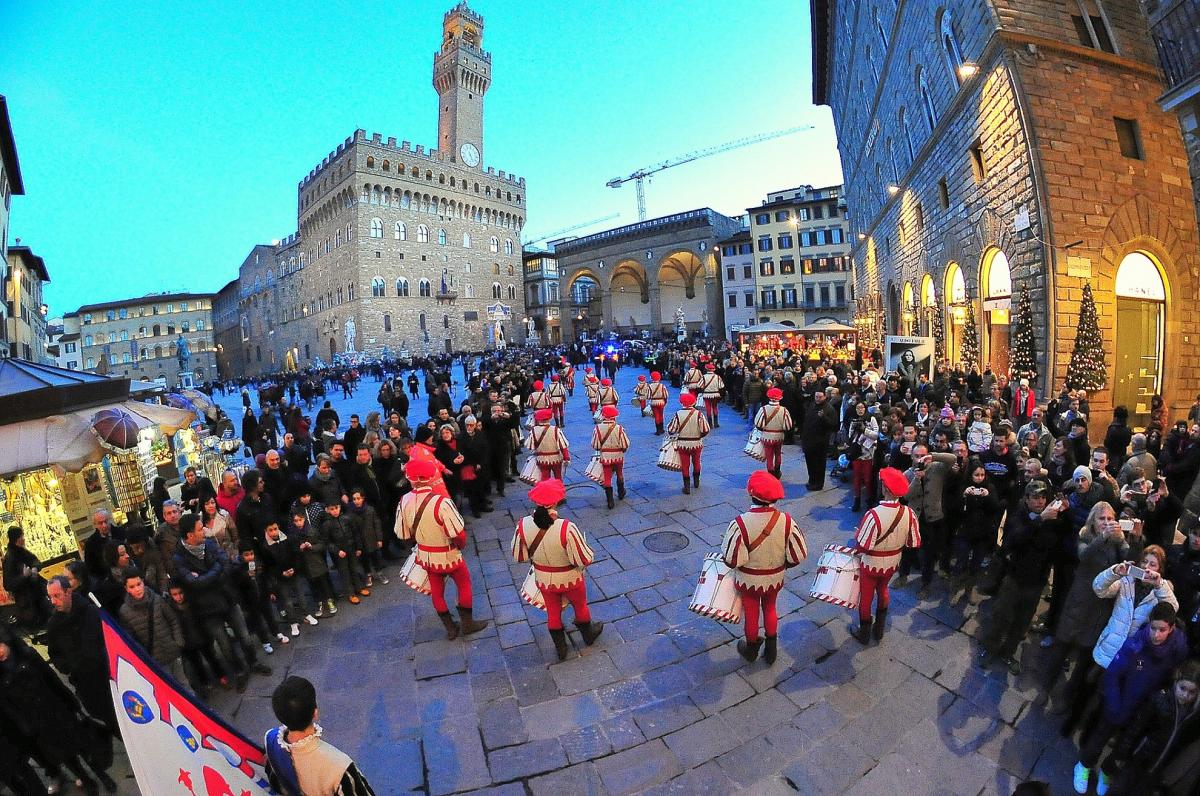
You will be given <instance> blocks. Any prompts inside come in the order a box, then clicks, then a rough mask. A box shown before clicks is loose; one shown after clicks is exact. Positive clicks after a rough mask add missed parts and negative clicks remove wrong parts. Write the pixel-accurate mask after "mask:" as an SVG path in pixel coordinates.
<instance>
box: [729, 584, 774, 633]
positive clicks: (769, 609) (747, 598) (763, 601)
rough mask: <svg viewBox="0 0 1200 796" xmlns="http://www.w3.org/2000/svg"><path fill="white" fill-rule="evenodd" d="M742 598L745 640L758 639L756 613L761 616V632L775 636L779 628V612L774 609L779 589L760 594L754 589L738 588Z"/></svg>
mask: <svg viewBox="0 0 1200 796" xmlns="http://www.w3.org/2000/svg"><path fill="white" fill-rule="evenodd" d="M738 595H739V596H741V598H742V619H743V621H744V622H745V623H746V641H749V642H750V643H754V642H755V641H758V614H759V612H760V611H761V612H762V617H763V632H764V633H765V634H766V635H768V636H772V637H773V636H775V634H776V631H778V629H779V614H778V612H776V610H775V600H776V599H777V598H778V597H779V589H772V590H771V591H769V592H767V593H765V594H761V593H759V592H756V591H749V590H745V591H742V590H740V589H739V590H738Z"/></svg>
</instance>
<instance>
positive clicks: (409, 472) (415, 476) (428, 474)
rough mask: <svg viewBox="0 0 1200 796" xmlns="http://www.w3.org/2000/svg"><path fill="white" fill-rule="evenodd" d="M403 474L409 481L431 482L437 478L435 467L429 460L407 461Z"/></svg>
mask: <svg viewBox="0 0 1200 796" xmlns="http://www.w3.org/2000/svg"><path fill="white" fill-rule="evenodd" d="M404 474H405V475H406V476H408V480H409V481H432V480H433V479H435V478H437V474H438V471H437V465H436V464H434V463H433V462H432V461H430V460H429V459H409V460H408V463H407V464H405V465H404Z"/></svg>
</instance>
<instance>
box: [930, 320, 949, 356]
mask: <svg viewBox="0 0 1200 796" xmlns="http://www.w3.org/2000/svg"><path fill="white" fill-rule="evenodd" d="M929 317H930V319H931V320H930V323H929V332H930V335H931V336H932V337H933V350H934V358H935V359H936V360H937V361H938V362H941V361H942V360H943V359H945V358H946V327H945V325H944V323H943V321H942V313H941V310H939V309H936V308H931V309H930V312H929Z"/></svg>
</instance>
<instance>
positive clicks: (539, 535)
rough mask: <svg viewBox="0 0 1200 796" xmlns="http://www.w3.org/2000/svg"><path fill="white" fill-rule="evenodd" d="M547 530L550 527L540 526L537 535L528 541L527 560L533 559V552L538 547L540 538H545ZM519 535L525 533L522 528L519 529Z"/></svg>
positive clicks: (540, 542)
mask: <svg viewBox="0 0 1200 796" xmlns="http://www.w3.org/2000/svg"><path fill="white" fill-rule="evenodd" d="M551 527H552V526H551ZM549 530H550V527H546V528H540V529H539V530H538V532H537V536H535V537H533V541H532V542H530V543H529V560H530V561H532V560H533V554H534V553H536V552H537V549H538V547H540V546H541V544H542V540H543V539H545V538H546V532H547V531H549ZM521 535H522V536H524V535H525V530H524V528H522V529H521Z"/></svg>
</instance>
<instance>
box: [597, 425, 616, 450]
mask: <svg viewBox="0 0 1200 796" xmlns="http://www.w3.org/2000/svg"><path fill="white" fill-rule="evenodd" d="M616 430H617V424H616V423H613V424H612V425H611V426H609V427H608V432H607V433H606V434H604V436H602V437H600V449H601V450H603V449H604V445H605V443H607V442H608V438H609V437H611V436H612V435H613V432H615V431H616Z"/></svg>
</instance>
